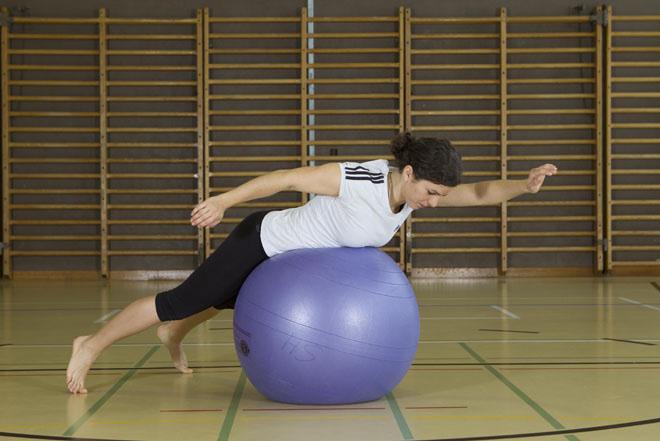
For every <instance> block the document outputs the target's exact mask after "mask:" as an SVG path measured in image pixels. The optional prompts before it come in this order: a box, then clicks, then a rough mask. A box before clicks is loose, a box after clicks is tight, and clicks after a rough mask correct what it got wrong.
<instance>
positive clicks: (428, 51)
mask: <svg viewBox="0 0 660 441" xmlns="http://www.w3.org/2000/svg"><path fill="white" fill-rule="evenodd" d="M509 51H511V49H509ZM410 53H411V54H412V55H468V54H473V55H475V54H499V53H500V50H499V49H412V50H411V51H410Z"/></svg>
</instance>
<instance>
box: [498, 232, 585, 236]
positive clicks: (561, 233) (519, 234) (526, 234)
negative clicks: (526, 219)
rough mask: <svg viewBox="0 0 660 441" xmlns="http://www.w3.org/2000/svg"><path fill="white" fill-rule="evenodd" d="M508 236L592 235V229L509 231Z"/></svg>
mask: <svg viewBox="0 0 660 441" xmlns="http://www.w3.org/2000/svg"><path fill="white" fill-rule="evenodd" d="M507 235H508V236H509V237H593V236H594V232H593V231H529V232H527V231H524V232H523V231H520V232H513V233H512V232H509V233H507Z"/></svg>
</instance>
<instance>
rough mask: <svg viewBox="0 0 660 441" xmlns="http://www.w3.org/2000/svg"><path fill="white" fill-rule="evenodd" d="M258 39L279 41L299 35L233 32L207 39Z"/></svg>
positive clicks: (298, 36) (210, 35)
mask: <svg viewBox="0 0 660 441" xmlns="http://www.w3.org/2000/svg"><path fill="white" fill-rule="evenodd" d="M258 38H265V39H281V38H284V39H286V38H300V33H297V32H295V33H292V32H287V33H265V32H264V33H251V34H249V33H243V34H241V33H238V32H236V33H233V32H223V33H210V34H209V39H211V40H214V39H227V40H237V39H238V40H243V39H258Z"/></svg>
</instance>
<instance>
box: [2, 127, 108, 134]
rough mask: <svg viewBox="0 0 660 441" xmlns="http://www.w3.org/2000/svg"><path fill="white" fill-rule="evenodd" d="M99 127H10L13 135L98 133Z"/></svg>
mask: <svg viewBox="0 0 660 441" xmlns="http://www.w3.org/2000/svg"><path fill="white" fill-rule="evenodd" d="M100 130H101V129H99V128H98V127H10V128H9V132H13V133H53V132H55V133H98V132H99V131H100Z"/></svg>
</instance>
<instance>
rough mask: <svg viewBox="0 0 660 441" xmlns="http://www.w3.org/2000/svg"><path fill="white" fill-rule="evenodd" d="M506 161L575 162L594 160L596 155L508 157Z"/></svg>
mask: <svg viewBox="0 0 660 441" xmlns="http://www.w3.org/2000/svg"><path fill="white" fill-rule="evenodd" d="M506 159H507V160H508V161H563V160H566V161H577V160H595V159H596V155H510V156H508V157H507V158H506Z"/></svg>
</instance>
